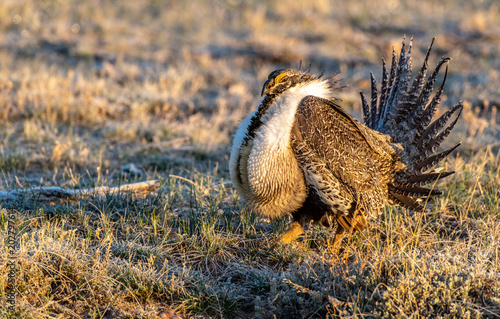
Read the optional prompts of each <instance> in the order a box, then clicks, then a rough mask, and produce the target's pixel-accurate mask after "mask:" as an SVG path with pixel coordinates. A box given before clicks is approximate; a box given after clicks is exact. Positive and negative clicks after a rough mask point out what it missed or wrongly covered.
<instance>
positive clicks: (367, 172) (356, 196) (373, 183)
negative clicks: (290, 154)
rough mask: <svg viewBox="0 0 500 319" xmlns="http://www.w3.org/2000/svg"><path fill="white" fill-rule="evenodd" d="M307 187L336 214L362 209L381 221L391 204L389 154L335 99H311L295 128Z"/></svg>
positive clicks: (304, 103)
mask: <svg viewBox="0 0 500 319" xmlns="http://www.w3.org/2000/svg"><path fill="white" fill-rule="evenodd" d="M292 134H293V136H294V144H295V145H294V146H295V151H296V156H297V159H298V161H299V163H300V164H301V167H302V169H303V171H304V175H305V178H306V183H307V186H308V187H313V188H315V189H316V190H319V193H320V196H321V197H322V200H323V201H324V202H326V203H327V204H329V205H330V207H332V212H333V213H335V214H337V215H344V216H345V215H348V216H352V214H353V213H354V212H355V211H358V210H362V211H364V212H367V213H369V214H370V215H372V216H378V213H379V211H380V210H381V208H382V207H383V206H384V205H385V202H386V200H387V177H386V176H384V174H383V173H382V172H383V171H384V170H385V169H384V166H387V164H386V163H385V162H386V161H387V160H386V157H387V155H384V152H383V151H382V150H381V148H380V147H378V145H379V143H380V141H379V140H377V139H375V138H373V137H371V136H370V135H369V134H371V133H370V129H368V128H364V127H363V126H362V124H360V123H358V122H356V121H355V120H354V119H353V118H352V117H351V116H350V115H349V114H347V113H346V112H345V111H344V110H343V109H341V108H340V107H339V106H337V105H335V104H334V103H333V102H331V101H330V100H326V99H322V98H318V97H314V96H307V97H305V98H304V99H303V100H302V101H301V103H300V105H299V108H298V110H297V113H296V121H295V124H294V127H293V129H292Z"/></svg>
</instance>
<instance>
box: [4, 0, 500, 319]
mask: <svg viewBox="0 0 500 319" xmlns="http://www.w3.org/2000/svg"><path fill="white" fill-rule="evenodd" d="M498 20H499V11H498V6H497V5H496V3H495V1H493V0H489V1H488V0H485V1H482V2H481V3H474V4H470V3H469V2H468V1H465V0H459V1H441V2H439V3H437V2H436V1H420V2H418V3H417V2H415V3H413V2H408V3H406V2H401V3H400V2H398V1H395V2H394V1H392V2H387V1H378V2H377V3H373V1H368V0H361V1H333V2H329V1H318V2H315V3H310V4H308V5H307V6H304V4H303V1H288V2H280V1H275V2H273V1H271V2H269V1H264V2H263V1H253V2H238V1H236V2H234V1H215V2H214V1H209V2H207V1H197V0H195V1H167V2H161V1H143V0H138V1H131V2H123V3H122V4H120V5H116V4H115V3H104V2H98V1H93V0H85V1H78V2H75V1H38V2H37V1H27V0H20V1H2V2H1V4H0V31H1V32H0V61H1V63H0V188H1V191H19V192H18V193H19V194H22V193H23V192H25V190H27V189H36V188H39V187H42V188H43V187H59V188H61V189H71V190H74V191H75V192H77V191H78V190H84V189H93V188H98V187H120V186H122V185H124V184H130V183H136V182H142V181H147V180H153V179H154V180H158V181H159V185H160V188H159V190H158V191H157V192H155V193H153V194H151V195H150V196H147V197H146V198H137V197H135V196H134V195H133V194H115V195H113V194H108V195H106V196H104V197H99V196H90V197H89V198H85V199H83V198H79V199H77V200H58V199H54V200H52V201H51V202H47V201H42V200H41V199H40V198H37V197H36V196H35V197H28V196H25V197H23V196H20V197H18V198H11V199H10V200H6V201H2V202H1V203H0V209H1V215H0V248H1V249H3V250H4V251H7V247H6V245H7V244H6V238H7V236H8V228H7V227H8V220H7V215H8V213H9V212H13V213H14V214H15V216H16V229H17V231H18V243H19V244H18V245H19V246H18V250H17V252H16V254H17V259H16V263H17V266H18V270H19V272H18V275H17V277H16V286H17V293H18V294H17V310H16V312H15V313H14V314H12V313H9V312H8V309H7V307H6V304H5V303H4V302H3V300H4V299H5V287H6V282H7V267H8V266H7V263H8V259H7V256H6V254H0V274H1V275H0V298H1V299H2V302H0V317H2V318H3V317H8V316H10V317H11V318H36V319H38V318H53V317H62V318H103V317H105V318H114V317H125V318H155V317H159V316H160V315H161V314H162V313H163V314H165V313H172V312H169V311H174V313H178V314H182V315H184V316H185V317H197V318H207V317H212V318H233V317H236V318H238V317H241V318H273V316H276V317H277V318H284V317H292V318H324V317H335V318H337V317H338V318H341V317H376V318H377V317H382V318H408V317H411V318H418V317H431V318H439V317H441V318H477V317H482V318H495V317H498V316H500V291H499V289H500V288H499V282H500V279H499V278H498V274H499V273H500V266H499V265H500V262H499V255H500V254H499V253H500V248H499V245H500V244H499V242H500V237H499V236H500V235H499V234H500V229H499V227H500V226H499V225H500V211H499V207H500V203H499V198H500V192H499V188H500V177H499V176H500V175H499V174H500V173H499V167H500V153H499V149H500V148H499V146H500V144H499V140H500V135H499V134H500V133H499V132H500V127H499V124H498V123H499V122H500V118H499V112H498V107H499V106H500V95H499V94H500V93H499V91H498V87H500V73H499V71H498V70H499V65H500V64H499V60H498V54H497V53H498V51H499V47H500V41H499V38H498V34H500V30H499V24H498V23H495V22H497V21H498ZM422 21H425V22H426V23H424V24H422ZM403 34H406V35H407V36H410V35H414V50H413V51H414V52H413V53H412V54H414V56H415V61H420V60H421V59H422V58H423V55H424V54H425V49H426V46H427V44H428V41H429V39H430V38H431V37H432V36H437V37H438V41H437V47H435V49H436V50H438V51H439V52H442V54H443V55H447V56H451V57H452V61H451V63H450V72H449V74H448V80H447V86H446V88H445V91H444V94H443V106H444V107H443V109H441V110H439V111H438V113H439V114H442V112H444V111H445V108H446V106H449V105H453V104H455V103H456V102H458V100H461V99H463V100H464V102H465V103H464V110H463V115H462V119H461V121H460V122H459V123H458V124H457V126H456V128H455V130H454V132H453V134H452V135H451V136H450V137H449V140H448V141H447V142H448V143H449V145H450V146H451V145H454V144H456V143H458V142H460V141H462V142H463V144H462V146H461V147H460V149H459V150H458V152H457V153H455V154H454V155H452V156H450V157H449V158H448V159H447V160H446V162H444V163H443V164H442V165H443V166H445V167H444V169H445V170H447V171H448V170H454V171H456V173H455V174H454V175H453V176H451V177H449V178H447V179H446V180H445V181H443V182H442V183H441V184H440V185H439V188H440V189H445V195H444V196H442V197H440V198H438V199H436V200H434V201H433V202H431V203H428V204H429V205H430V208H431V209H430V212H429V213H426V214H420V213H411V212H408V211H405V210H400V209H388V210H386V212H385V213H384V215H383V216H382V217H381V219H380V221H379V223H375V224H374V227H373V228H372V229H370V230H368V231H366V232H364V233H362V234H359V235H356V236H354V237H353V238H350V239H346V241H347V242H348V245H347V246H346V247H345V248H344V249H343V250H341V251H336V250H335V249H334V248H333V246H332V243H331V238H330V236H329V232H328V231H327V230H326V229H324V228H321V227H313V226H311V227H309V229H307V232H306V235H305V236H304V239H303V241H301V242H299V243H297V244H294V245H290V246H287V247H277V248H275V249H271V248H270V246H271V243H272V242H273V240H274V239H275V238H277V236H279V235H280V234H282V233H283V231H284V229H285V228H286V225H287V223H288V220H286V219H283V220H278V221H272V222H270V221H267V220H262V219H259V218H257V217H256V216H255V215H253V214H252V213H250V212H248V211H246V210H245V208H244V207H243V206H242V204H241V203H240V201H239V198H238V196H237V195H236V193H235V192H234V190H233V188H232V186H231V184H230V183H228V180H229V176H228V175H229V174H228V171H227V161H228V158H227V156H228V154H229V151H230V149H229V143H230V141H231V140H232V134H234V131H235V129H236V127H237V125H238V123H239V121H241V120H242V119H243V118H244V117H245V116H246V115H247V114H248V113H249V112H251V111H252V110H253V109H254V108H255V107H256V105H258V103H259V93H260V89H261V85H262V82H263V81H264V80H265V77H266V76H267V74H269V72H270V71H272V70H274V69H277V68H283V67H294V68H296V67H297V66H298V64H299V61H301V60H302V61H303V62H304V65H308V64H309V63H310V64H311V66H312V70H313V71H314V72H316V71H321V70H323V69H326V70H327V72H335V71H341V75H340V76H339V78H340V79H342V84H345V85H348V87H346V88H344V89H342V90H340V91H339V92H338V94H339V98H340V99H341V100H342V105H344V106H346V107H347V109H348V111H349V112H350V113H352V114H354V115H357V114H358V113H359V111H360V109H361V108H360V105H359V97H358V91H359V90H365V89H367V88H368V86H369V82H367V81H366V79H368V78H369V72H370V71H373V72H374V74H375V76H376V77H377V78H379V77H380V76H379V74H380V73H377V72H380V57H386V58H387V57H388V53H389V52H390V51H391V49H392V46H396V50H397V49H398V46H399V45H400V42H401V37H402V36H403ZM472 38H474V39H472ZM439 114H437V115H439ZM446 147H447V145H443V148H446ZM129 164H133V165H135V166H136V167H137V168H138V169H140V170H141V172H142V173H143V174H142V175H141V174H123V171H122V167H124V166H125V165H129Z"/></svg>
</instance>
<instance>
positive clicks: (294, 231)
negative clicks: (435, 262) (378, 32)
mask: <svg viewBox="0 0 500 319" xmlns="http://www.w3.org/2000/svg"><path fill="white" fill-rule="evenodd" d="M433 43H434V38H433V39H432V41H431V44H430V45H429V47H428V50H427V54H426V56H425V59H424V61H423V64H422V66H421V68H420V70H419V72H418V73H417V75H416V76H415V77H414V78H413V77H412V60H411V50H412V46H413V39H411V41H410V43H409V45H408V49H406V47H407V45H406V40H403V42H402V46H401V51H400V54H399V58H398V57H397V54H396V51H395V49H394V48H393V50H392V63H391V65H390V70H389V69H388V66H387V64H386V62H385V61H384V60H383V59H382V81H381V85H380V90H379V89H378V86H377V81H376V79H375V77H374V75H373V73H370V76H371V79H370V83H371V98H370V101H369V102H368V101H367V99H366V98H365V96H364V94H363V93H362V92H360V95H361V105H362V109H363V122H364V123H361V122H359V121H358V120H356V119H355V118H354V117H352V116H351V115H350V114H348V113H347V112H346V111H345V110H344V109H343V108H342V107H341V106H340V105H339V99H338V98H336V92H337V91H338V89H339V88H338V87H337V80H336V74H332V75H329V76H325V75H324V73H322V74H319V75H313V74H310V73H309V70H306V71H301V70H300V68H299V70H295V69H277V70H275V71H273V72H271V73H270V74H269V76H268V79H267V80H266V81H265V83H264V85H263V88H262V92H261V96H262V100H261V102H260V104H259V105H258V107H257V109H256V110H255V111H253V112H252V113H251V114H250V115H248V116H247V117H246V118H245V119H244V120H243V121H242V122H241V124H240V125H239V127H238V129H237V131H236V133H235V135H234V140H233V145H232V149H231V156H230V159H229V170H230V175H231V180H232V182H233V185H234V187H235V189H236V191H237V193H238V194H239V196H240V198H241V199H242V200H243V202H244V204H245V205H246V206H247V207H248V208H250V209H251V210H253V211H254V212H256V213H257V214H259V215H261V216H263V217H267V218H269V219H275V218H281V217H284V216H287V215H288V214H291V223H290V226H289V229H288V231H286V232H285V233H284V235H282V236H281V237H280V238H279V240H278V242H279V243H282V244H287V243H290V242H293V241H295V240H297V239H298V237H299V236H301V235H302V234H303V233H304V226H305V225H307V224H308V223H310V222H312V223H316V224H320V225H323V226H325V227H329V228H331V229H332V231H333V232H334V233H335V234H337V236H338V235H341V234H344V233H346V232H347V233H350V234H353V233H356V232H359V231H362V230H364V229H366V228H368V227H369V226H370V225H371V224H372V223H374V222H376V220H377V218H379V217H380V215H381V214H382V211H383V208H384V207H385V206H386V205H396V206H401V207H403V208H406V209H410V210H413V211H422V210H424V209H425V206H426V203H427V200H428V199H429V198H430V197H433V196H438V195H441V194H442V191H440V190H437V189H435V188H433V187H431V188H428V187H425V186H426V185H428V184H433V183H434V182H436V181H437V180H440V179H442V178H444V177H447V176H449V175H451V174H453V173H454V171H444V170H443V169H442V168H438V169H433V167H434V166H435V165H436V164H438V163H439V162H440V161H442V160H443V159H444V158H445V157H446V156H448V155H449V154H450V153H451V152H452V151H454V150H455V149H456V148H457V147H458V146H459V145H460V143H458V144H456V145H454V146H452V147H451V148H448V149H446V150H444V151H441V152H437V150H438V147H439V146H440V144H441V143H442V142H443V141H444V140H445V139H446V138H447V137H448V135H449V134H450V132H451V131H452V129H453V128H454V126H455V124H456V123H457V121H458V119H459V117H460V115H461V112H462V108H463V106H462V102H458V103H457V104H455V105H454V106H452V107H451V108H449V109H448V110H447V111H446V112H444V113H443V114H442V115H441V116H439V117H438V118H437V119H434V115H435V113H436V111H437V108H438V106H439V104H440V102H441V97H442V94H443V89H444V85H445V82H446V77H447V74H448V64H449V60H450V58H448V57H443V58H441V60H440V61H439V62H438V63H437V65H436V66H435V68H434V70H433V71H432V73H431V74H430V75H429V76H427V71H428V64H429V56H430V53H431V49H432V45H433ZM443 66H445V71H444V77H443V80H442V82H441V85H440V86H439V87H437V89H435V85H436V80H437V78H438V75H439V74H440V70H441V69H443ZM412 78H413V80H412ZM434 91H435V92H434ZM449 122H450V123H449Z"/></svg>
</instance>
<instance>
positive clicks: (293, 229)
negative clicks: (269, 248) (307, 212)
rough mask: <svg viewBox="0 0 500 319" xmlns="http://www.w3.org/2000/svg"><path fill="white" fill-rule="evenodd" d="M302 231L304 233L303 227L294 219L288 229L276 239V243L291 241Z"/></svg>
mask: <svg viewBox="0 0 500 319" xmlns="http://www.w3.org/2000/svg"><path fill="white" fill-rule="evenodd" d="M303 233H304V227H302V225H301V224H300V223H299V222H298V221H296V220H294V221H293V222H292V223H291V224H290V229H288V231H287V232H286V233H285V234H283V236H281V237H280V238H279V239H278V243H279V244H288V243H291V242H292V241H295V240H297V238H298V237H299V236H300V235H302V234H303Z"/></svg>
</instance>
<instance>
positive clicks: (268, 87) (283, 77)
mask: <svg viewBox="0 0 500 319" xmlns="http://www.w3.org/2000/svg"><path fill="white" fill-rule="evenodd" d="M310 78H311V75H308V74H304V73H302V72H300V71H296V70H293V69H278V70H274V71H273V72H271V73H270V74H269V76H268V77H267V81H266V83H264V86H263V87H262V93H261V95H262V96H263V95H278V94H280V93H282V92H284V91H286V90H288V89H289V88H291V87H293V86H295V85H297V84H298V83H301V82H304V81H307V80H309V79H310Z"/></svg>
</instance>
